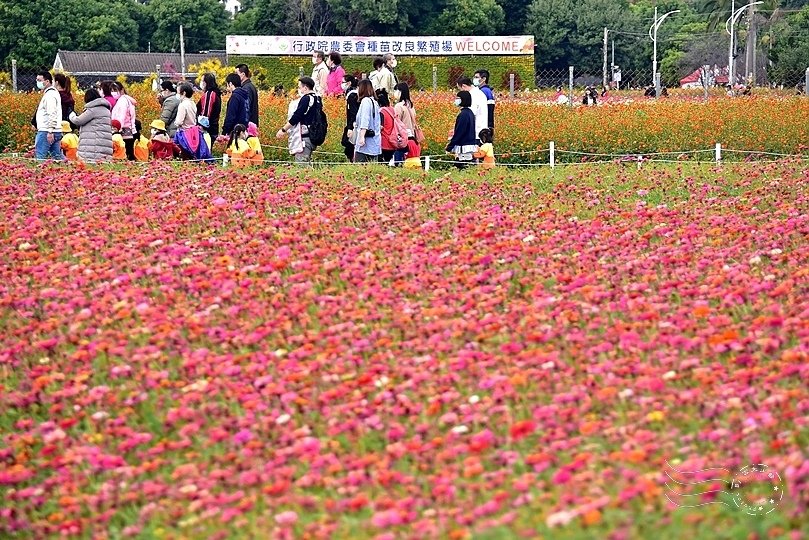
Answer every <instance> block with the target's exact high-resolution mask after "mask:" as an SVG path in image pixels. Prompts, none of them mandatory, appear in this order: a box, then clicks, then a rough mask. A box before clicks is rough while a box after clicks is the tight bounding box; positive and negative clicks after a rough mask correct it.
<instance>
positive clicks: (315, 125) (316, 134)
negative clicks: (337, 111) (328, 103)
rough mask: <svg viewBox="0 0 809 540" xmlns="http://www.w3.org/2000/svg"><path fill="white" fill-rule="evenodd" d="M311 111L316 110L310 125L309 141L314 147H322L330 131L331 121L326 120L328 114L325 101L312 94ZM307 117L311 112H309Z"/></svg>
mask: <svg viewBox="0 0 809 540" xmlns="http://www.w3.org/2000/svg"><path fill="white" fill-rule="evenodd" d="M310 99H311V100H312V101H311V102H310V103H309V109H312V108H314V111H313V113H314V117H313V118H312V121H311V122H310V123H309V125H308V126H306V127H307V128H309V141H310V142H311V143H312V146H320V145H321V144H323V143H324V142H325V141H326V133H327V132H328V130H329V121H328V119H327V118H326V113H325V112H324V111H323V101H321V99H320V97H318V96H315V95H312V94H310ZM306 112H307V115H308V113H309V111H308V110H307V111H306Z"/></svg>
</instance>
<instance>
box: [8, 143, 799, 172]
mask: <svg viewBox="0 0 809 540" xmlns="http://www.w3.org/2000/svg"><path fill="white" fill-rule="evenodd" d="M262 147H264V148H276V149H283V150H287V147H285V146H274V145H262ZM721 150H722V151H724V152H733V153H736V154H748V155H749V156H775V157H778V158H790V159H795V160H799V161H808V160H809V155H804V154H784V153H778V152H765V151H759V150H737V149H725V148H722V149H721ZM550 151H551V148H543V149H537V150H526V151H521V152H504V153H501V154H495V156H497V157H500V158H504V159H507V158H508V157H511V156H519V155H530V154H539V153H544V152H550ZM714 151H715V149H703V150H682V151H669V152H645V153H644V152H640V153H639V152H625V153H612V154H608V153H597V152H581V151H577V150H560V149H555V152H557V153H560V154H569V155H576V156H589V157H596V158H605V157H606V158H612V159H608V160H597V161H574V162H553V163H548V162H544V161H543V162H539V163H537V162H534V163H513V162H508V161H498V162H497V165H498V166H503V167H526V168H531V167H544V166H549V167H553V166H555V165H559V166H567V165H576V166H580V165H599V164H607V163H622V162H634V163H638V166H639V167H640V164H641V163H683V160H671V159H654V158H653V157H650V156H672V155H696V154H704V153H713V152H714ZM315 152H316V153H320V154H321V155H339V156H344V154H343V153H340V152H326V151H322V152H318V151H315ZM448 155H450V154H447V153H443V154H432V155H423V156H420V159H421V162H422V166H423V167H424V166H426V165H427V163H430V164H432V163H442V164H450V165H457V164H458V163H459V162H458V161H456V160H453V159H447V156H448ZM0 159H12V160H21V161H32V162H38V163H42V162H43V160H38V159H36V158H33V157H27V156H24V155H20V153H19V152H5V153H0ZM778 161H780V160H767V161H765V160H757V162H758V163H776V162H778ZM54 163H56V162H54ZM104 163H105V164H112V163H119V164H123V163H126V164H133V163H134V164H138V165H149V164H151V163H153V162H143V161H123V160H121V161H115V162H113V161H109V162H104ZM165 163H205V164H208V165H218V164H222V160H221V159H220V158H213V159H190V160H166V161H165ZM260 163H261V164H269V165H290V166H305V167H318V166H331V165H349V164H351V163H350V162H348V161H316V160H312V161H307V162H300V163H299V162H295V161H293V160H273V159H262V160H261V161H260ZM460 163H463V162H460ZM691 163H702V164H704V163H710V164H714V165H715V164H717V163H721V159H719V158H717V159H712V160H707V161H691ZM733 163H743V161H734V162H733ZM380 164H382V163H381V162H380ZM252 165H258V162H256V161H249V162H247V163H245V164H244V165H241V164H240V165H226V166H232V167H233V168H236V169H241V168H246V167H250V166H252ZM468 165H469V166H473V165H478V164H477V163H473V162H469V163H468Z"/></svg>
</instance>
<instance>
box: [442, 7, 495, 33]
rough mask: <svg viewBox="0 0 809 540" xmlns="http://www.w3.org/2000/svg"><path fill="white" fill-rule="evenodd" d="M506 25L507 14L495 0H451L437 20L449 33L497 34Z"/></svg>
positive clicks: (444, 31)
mask: <svg viewBox="0 0 809 540" xmlns="http://www.w3.org/2000/svg"><path fill="white" fill-rule="evenodd" d="M504 26H505V14H504V13H503V8H502V7H500V6H499V5H498V4H497V3H496V2H495V0H449V2H448V3H447V7H446V8H445V9H444V11H443V12H442V13H441V16H440V17H439V18H438V20H437V28H436V33H438V30H442V32H441V33H446V34H448V35H496V34H497V33H499V32H500V30H501V29H502V28H503V27H504Z"/></svg>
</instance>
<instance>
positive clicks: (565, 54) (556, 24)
mask: <svg viewBox="0 0 809 540" xmlns="http://www.w3.org/2000/svg"><path fill="white" fill-rule="evenodd" d="M575 12H576V4H575V3H574V2H573V0H533V2H531V5H530V6H528V15H527V18H526V24H525V31H526V32H528V33H529V34H533V35H534V42H535V43H536V52H535V58H536V62H537V66H538V67H543V68H566V67H567V66H568V65H570V58H571V57H572V55H573V50H572V45H571V43H570V36H571V35H572V34H573V32H575V29H576V22H575Z"/></svg>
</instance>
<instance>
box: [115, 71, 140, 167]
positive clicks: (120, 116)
mask: <svg viewBox="0 0 809 540" xmlns="http://www.w3.org/2000/svg"><path fill="white" fill-rule="evenodd" d="M115 88H116V89H117V92H118V100H117V101H116V102H115V106H114V107H113V108H112V113H111V114H112V119H113V120H118V122H120V124H121V137H122V138H123V139H124V147H125V148H126V159H128V160H129V161H135V133H136V132H137V130H136V128H135V117H136V116H137V114H136V109H135V107H136V105H137V104H138V102H137V101H136V100H135V98H133V97H132V96H130V95H129V94H127V93H126V87H124V85H123V84H121V83H119V82H116V83H115Z"/></svg>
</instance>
